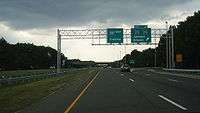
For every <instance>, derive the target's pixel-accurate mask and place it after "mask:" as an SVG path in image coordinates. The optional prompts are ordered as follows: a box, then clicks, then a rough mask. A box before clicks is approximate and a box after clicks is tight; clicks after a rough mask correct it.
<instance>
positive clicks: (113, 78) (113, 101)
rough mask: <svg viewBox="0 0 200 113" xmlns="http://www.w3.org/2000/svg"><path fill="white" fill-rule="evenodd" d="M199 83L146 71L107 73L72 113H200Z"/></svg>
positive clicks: (95, 83)
mask: <svg viewBox="0 0 200 113" xmlns="http://www.w3.org/2000/svg"><path fill="white" fill-rule="evenodd" d="M199 84H200V82H199V80H195V79H189V78H183V77H178V76H170V75H160V74H155V73H152V72H149V71H148V70H146V69H143V70H138V71H135V72H133V73H121V72H120V70H118V69H105V70H103V71H102V72H101V73H100V74H99V76H98V77H97V78H96V80H94V82H93V83H92V85H91V86H90V87H89V88H88V89H87V91H86V92H85V93H84V95H82V96H81V97H80V99H79V101H78V102H77V103H76V104H75V105H74V106H73V107H72V109H71V110H70V113H109V112H115V113H122V112H123V113H185V112H200V108H199V105H200V96H199V94H200V93H199V88H198V85H199Z"/></svg>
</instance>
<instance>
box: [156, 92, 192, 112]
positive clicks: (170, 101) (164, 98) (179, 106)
mask: <svg viewBox="0 0 200 113" xmlns="http://www.w3.org/2000/svg"><path fill="white" fill-rule="evenodd" d="M158 96H159V97H160V98H162V99H163V100H165V101H167V102H169V103H171V104H173V105H175V106H176V107H178V108H181V109H182V110H188V109H187V108H185V107H183V106H181V105H179V104H177V103H175V102H173V101H172V100H169V99H168V98H166V97H164V96H162V95H158Z"/></svg>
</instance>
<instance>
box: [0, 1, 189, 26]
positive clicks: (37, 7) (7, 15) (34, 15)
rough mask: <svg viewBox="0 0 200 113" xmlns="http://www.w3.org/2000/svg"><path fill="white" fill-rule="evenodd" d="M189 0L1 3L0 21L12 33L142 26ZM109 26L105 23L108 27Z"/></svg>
mask: <svg viewBox="0 0 200 113" xmlns="http://www.w3.org/2000/svg"><path fill="white" fill-rule="evenodd" d="M191 1H192V0H1V1H0V21H6V22H7V23H8V24H9V26H12V27H13V28H15V29H31V28H47V27H55V26H66V25H71V26H72V25H75V26H79V25H85V24H89V23H90V22H92V21H97V22H100V23H104V24H105V23H108V22H110V21H108V20H111V21H113V22H116V24H118V23H142V22H146V21H148V20H151V19H155V18H160V17H161V16H162V15H166V10H168V7H171V6H174V5H177V4H184V3H186V2H191ZM108 24H109V23H108Z"/></svg>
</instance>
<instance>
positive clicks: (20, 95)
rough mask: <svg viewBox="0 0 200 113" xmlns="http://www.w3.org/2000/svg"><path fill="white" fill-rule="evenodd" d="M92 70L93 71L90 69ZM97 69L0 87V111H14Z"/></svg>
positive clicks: (92, 73)
mask: <svg viewBox="0 0 200 113" xmlns="http://www.w3.org/2000/svg"><path fill="white" fill-rule="evenodd" d="M92 70H94V71H92ZM97 71H98V69H94V68H92V69H83V70H77V71H73V72H71V73H67V74H65V75H64V76H59V77H54V78H48V79H45V80H40V81H36V82H31V83H27V84H18V85H15V86H8V87H0V113H14V112H16V111H18V110H20V109H23V108H25V107H26V106H29V105H31V104H33V103H35V102H37V101H39V100H40V99H42V98H43V97H46V96H47V95H49V94H51V93H52V92H54V91H56V90H58V89H59V88H61V87H62V86H64V84H66V83H73V82H74V81H80V80H81V79H83V78H88V77H89V76H93V75H95V74H96V73H97Z"/></svg>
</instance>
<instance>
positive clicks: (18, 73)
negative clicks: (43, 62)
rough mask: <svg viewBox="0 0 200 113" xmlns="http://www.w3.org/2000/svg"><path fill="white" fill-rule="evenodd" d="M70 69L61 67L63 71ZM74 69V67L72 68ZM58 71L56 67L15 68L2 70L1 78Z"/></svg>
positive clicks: (0, 72)
mask: <svg viewBox="0 0 200 113" xmlns="http://www.w3.org/2000/svg"><path fill="white" fill-rule="evenodd" d="M68 70H69V69H61V71H68ZM70 70H74V69H70ZM53 72H56V69H35V70H13V71H0V78H9V77H22V76H27V75H39V74H47V73H53Z"/></svg>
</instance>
